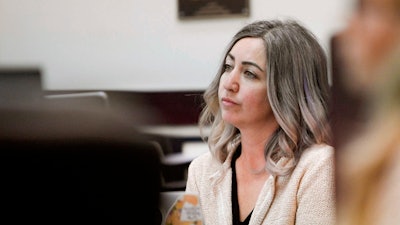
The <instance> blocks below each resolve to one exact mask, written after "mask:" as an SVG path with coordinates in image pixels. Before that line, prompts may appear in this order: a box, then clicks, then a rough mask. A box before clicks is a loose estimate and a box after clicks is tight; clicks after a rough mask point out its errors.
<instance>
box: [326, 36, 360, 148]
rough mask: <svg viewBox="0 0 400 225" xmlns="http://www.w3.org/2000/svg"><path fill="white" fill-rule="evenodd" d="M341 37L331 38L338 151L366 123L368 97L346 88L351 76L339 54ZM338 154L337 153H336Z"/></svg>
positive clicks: (335, 135)
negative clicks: (347, 80) (347, 77)
mask: <svg viewBox="0 0 400 225" xmlns="http://www.w3.org/2000/svg"><path fill="white" fill-rule="evenodd" d="M339 38H340V35H339V34H337V35H334V36H333V37H332V38H331V43H330V44H331V60H332V61H331V62H332V64H331V65H332V87H331V90H332V98H331V127H332V134H333V145H334V147H335V148H336V149H339V150H340V149H341V148H342V146H343V145H344V144H345V143H347V142H348V141H350V140H352V139H353V138H354V136H356V135H357V134H358V133H359V132H360V130H361V128H362V125H363V124H364V123H365V122H366V111H365V107H366V106H365V104H366V102H365V101H366V96H364V95H363V93H358V94H356V93H355V92H351V91H349V90H348V89H347V88H346V84H345V76H349V75H348V74H347V72H346V70H345V69H343V67H344V66H345V62H344V61H343V58H342V57H341V55H340V52H339ZM336 153H337V151H336Z"/></svg>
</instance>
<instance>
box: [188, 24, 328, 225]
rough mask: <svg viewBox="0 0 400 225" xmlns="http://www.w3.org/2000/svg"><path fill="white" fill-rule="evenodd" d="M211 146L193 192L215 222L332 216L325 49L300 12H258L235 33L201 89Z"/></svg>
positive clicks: (191, 182) (193, 175)
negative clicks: (265, 15)
mask: <svg viewBox="0 0 400 225" xmlns="http://www.w3.org/2000/svg"><path fill="white" fill-rule="evenodd" d="M204 100H205V103H206V104H205V107H204V109H203V111H202V113H201V115H200V119H199V125H200V127H201V128H202V129H203V128H205V127H207V128H211V129H210V130H209V132H208V136H207V137H204V138H205V139H206V140H207V142H208V145H209V148H210V152H208V153H206V154H204V155H202V156H200V157H198V158H196V159H195V160H193V161H192V163H191V165H190V166H189V171H188V180H187V186H186V192H188V193H194V194H197V195H198V196H199V199H200V206H201V209H202V210H201V212H202V216H203V218H204V222H205V224H207V225H210V224H213V225H214V224H250V225H252V224H269V225H271V224H279V225H282V224H307V225H310V224H323V225H329V224H334V221H335V216H334V215H335V201H334V196H335V193H334V190H335V186H334V154H333V148H332V147H331V146H329V145H328V143H329V142H330V139H331V137H330V127H329V123H328V119H327V114H328V109H327V106H328V104H329V102H328V101H329V85H328V77H327V60H326V55H325V53H324V51H323V49H322V48H321V46H320V45H319V43H318V42H317V40H316V38H315V37H314V36H313V35H312V34H311V33H310V32H309V31H308V30H307V29H306V28H304V27H303V26H301V25H300V24H299V23H297V22H296V21H292V20H289V21H279V20H272V21H256V22H254V23H251V24H249V25H247V26H245V27H243V28H242V29H241V30H240V31H239V32H238V33H237V34H236V35H235V36H234V37H233V39H232V41H231V42H230V44H229V45H228V48H227V51H226V53H225V54H224V58H223V62H222V63H221V66H220V69H219V71H218V73H217V75H216V77H215V78H214V80H213V81H212V83H211V84H210V86H209V87H208V89H207V90H206V91H205V93H204Z"/></svg>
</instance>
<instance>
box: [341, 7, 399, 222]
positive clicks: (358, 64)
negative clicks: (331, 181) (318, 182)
mask: <svg viewBox="0 0 400 225" xmlns="http://www.w3.org/2000/svg"><path fill="white" fill-rule="evenodd" d="M339 48H340V52H339V54H340V55H341V56H342V57H343V62H344V64H345V67H344V69H345V72H344V75H345V76H344V77H343V78H344V81H345V82H344V83H345V88H347V90H348V91H350V92H352V94H354V95H357V96H358V97H361V98H362V99H363V103H364V105H363V106H362V107H363V108H362V110H363V113H364V115H365V123H363V124H362V125H361V127H359V128H357V129H358V131H359V132H357V133H356V135H354V138H351V140H349V141H347V143H345V144H343V145H342V144H341V146H340V149H339V151H338V160H337V163H338V165H337V173H338V222H339V223H338V224H340V225H353V224H363V225H368V224H380V225H384V224H400V214H399V208H400V201H399V199H400V163H399V162H400V1H399V0H359V1H358V5H357V9H356V10H355V11H354V12H353V15H352V18H351V21H350V23H349V24H348V27H347V29H346V30H345V31H344V32H343V33H341V34H340V35H339ZM334 94H335V93H334ZM349 107H351V106H349ZM337 132H338V133H339V132H340V130H338V131H337Z"/></svg>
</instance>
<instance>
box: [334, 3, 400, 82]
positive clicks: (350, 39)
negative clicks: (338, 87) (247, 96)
mask: <svg viewBox="0 0 400 225" xmlns="http://www.w3.org/2000/svg"><path fill="white" fill-rule="evenodd" d="M395 1H396V0H359V1H358V3H359V5H358V8H357V9H356V11H355V12H354V14H353V16H352V18H351V20H350V22H349V24H348V27H347V29H346V30H345V32H344V33H343V34H342V36H341V40H342V42H341V46H342V53H343V55H344V57H345V60H346V61H345V62H346V63H347V65H346V66H347V69H348V71H349V72H350V74H349V75H350V76H346V79H348V80H347V84H348V85H350V89H353V88H354V89H357V90H363V89H367V90H368V89H369V87H371V86H373V85H374V83H376V82H380V80H379V79H382V76H381V75H380V74H379V73H378V72H379V70H380V69H381V67H382V66H384V63H385V62H386V60H387V59H388V57H390V56H391V52H392V51H393V50H394V49H396V48H397V47H399V41H400V35H399V33H400V21H399V15H397V11H398V10H396V9H395V5H394V2H395Z"/></svg>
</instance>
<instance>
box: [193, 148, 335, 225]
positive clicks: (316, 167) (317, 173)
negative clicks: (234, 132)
mask: <svg viewBox="0 0 400 225" xmlns="http://www.w3.org/2000/svg"><path fill="white" fill-rule="evenodd" d="M233 149H234V150H233V151H231V152H230V153H229V154H228V157H227V159H226V160H225V162H223V163H222V164H221V163H220V162H218V161H217V160H216V159H215V158H213V157H212V155H211V153H210V152H207V153H204V154H203V155H201V156H199V157H197V158H196V159H194V160H193V161H192V162H191V164H190V166H189V169H188V179H187V185H186V192H187V193H195V194H197V195H198V196H199V199H200V206H201V211H202V216H203V219H204V223H205V224H206V225H232V200H231V199H232V198H231V195H232V169H231V166H230V165H231V160H232V155H233V153H234V151H235V150H236V148H233ZM334 168H335V167H334V149H333V148H332V147H331V146H328V145H315V146H312V147H310V148H308V149H306V150H305V151H304V152H303V154H302V156H301V158H300V161H299V163H298V165H297V166H296V168H295V169H294V170H293V172H292V173H291V174H290V175H286V176H273V175H271V176H270V177H269V178H268V179H267V181H266V182H265V184H264V187H263V188H262V190H261V192H260V195H259V197H258V200H257V202H256V205H255V208H254V210H253V214H252V216H251V219H250V223H249V224H250V225H256V224H264V225H267V224H268V225H288V224H296V225H333V224H335V223H336V207H335V206H336V203H335V171H334Z"/></svg>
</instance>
